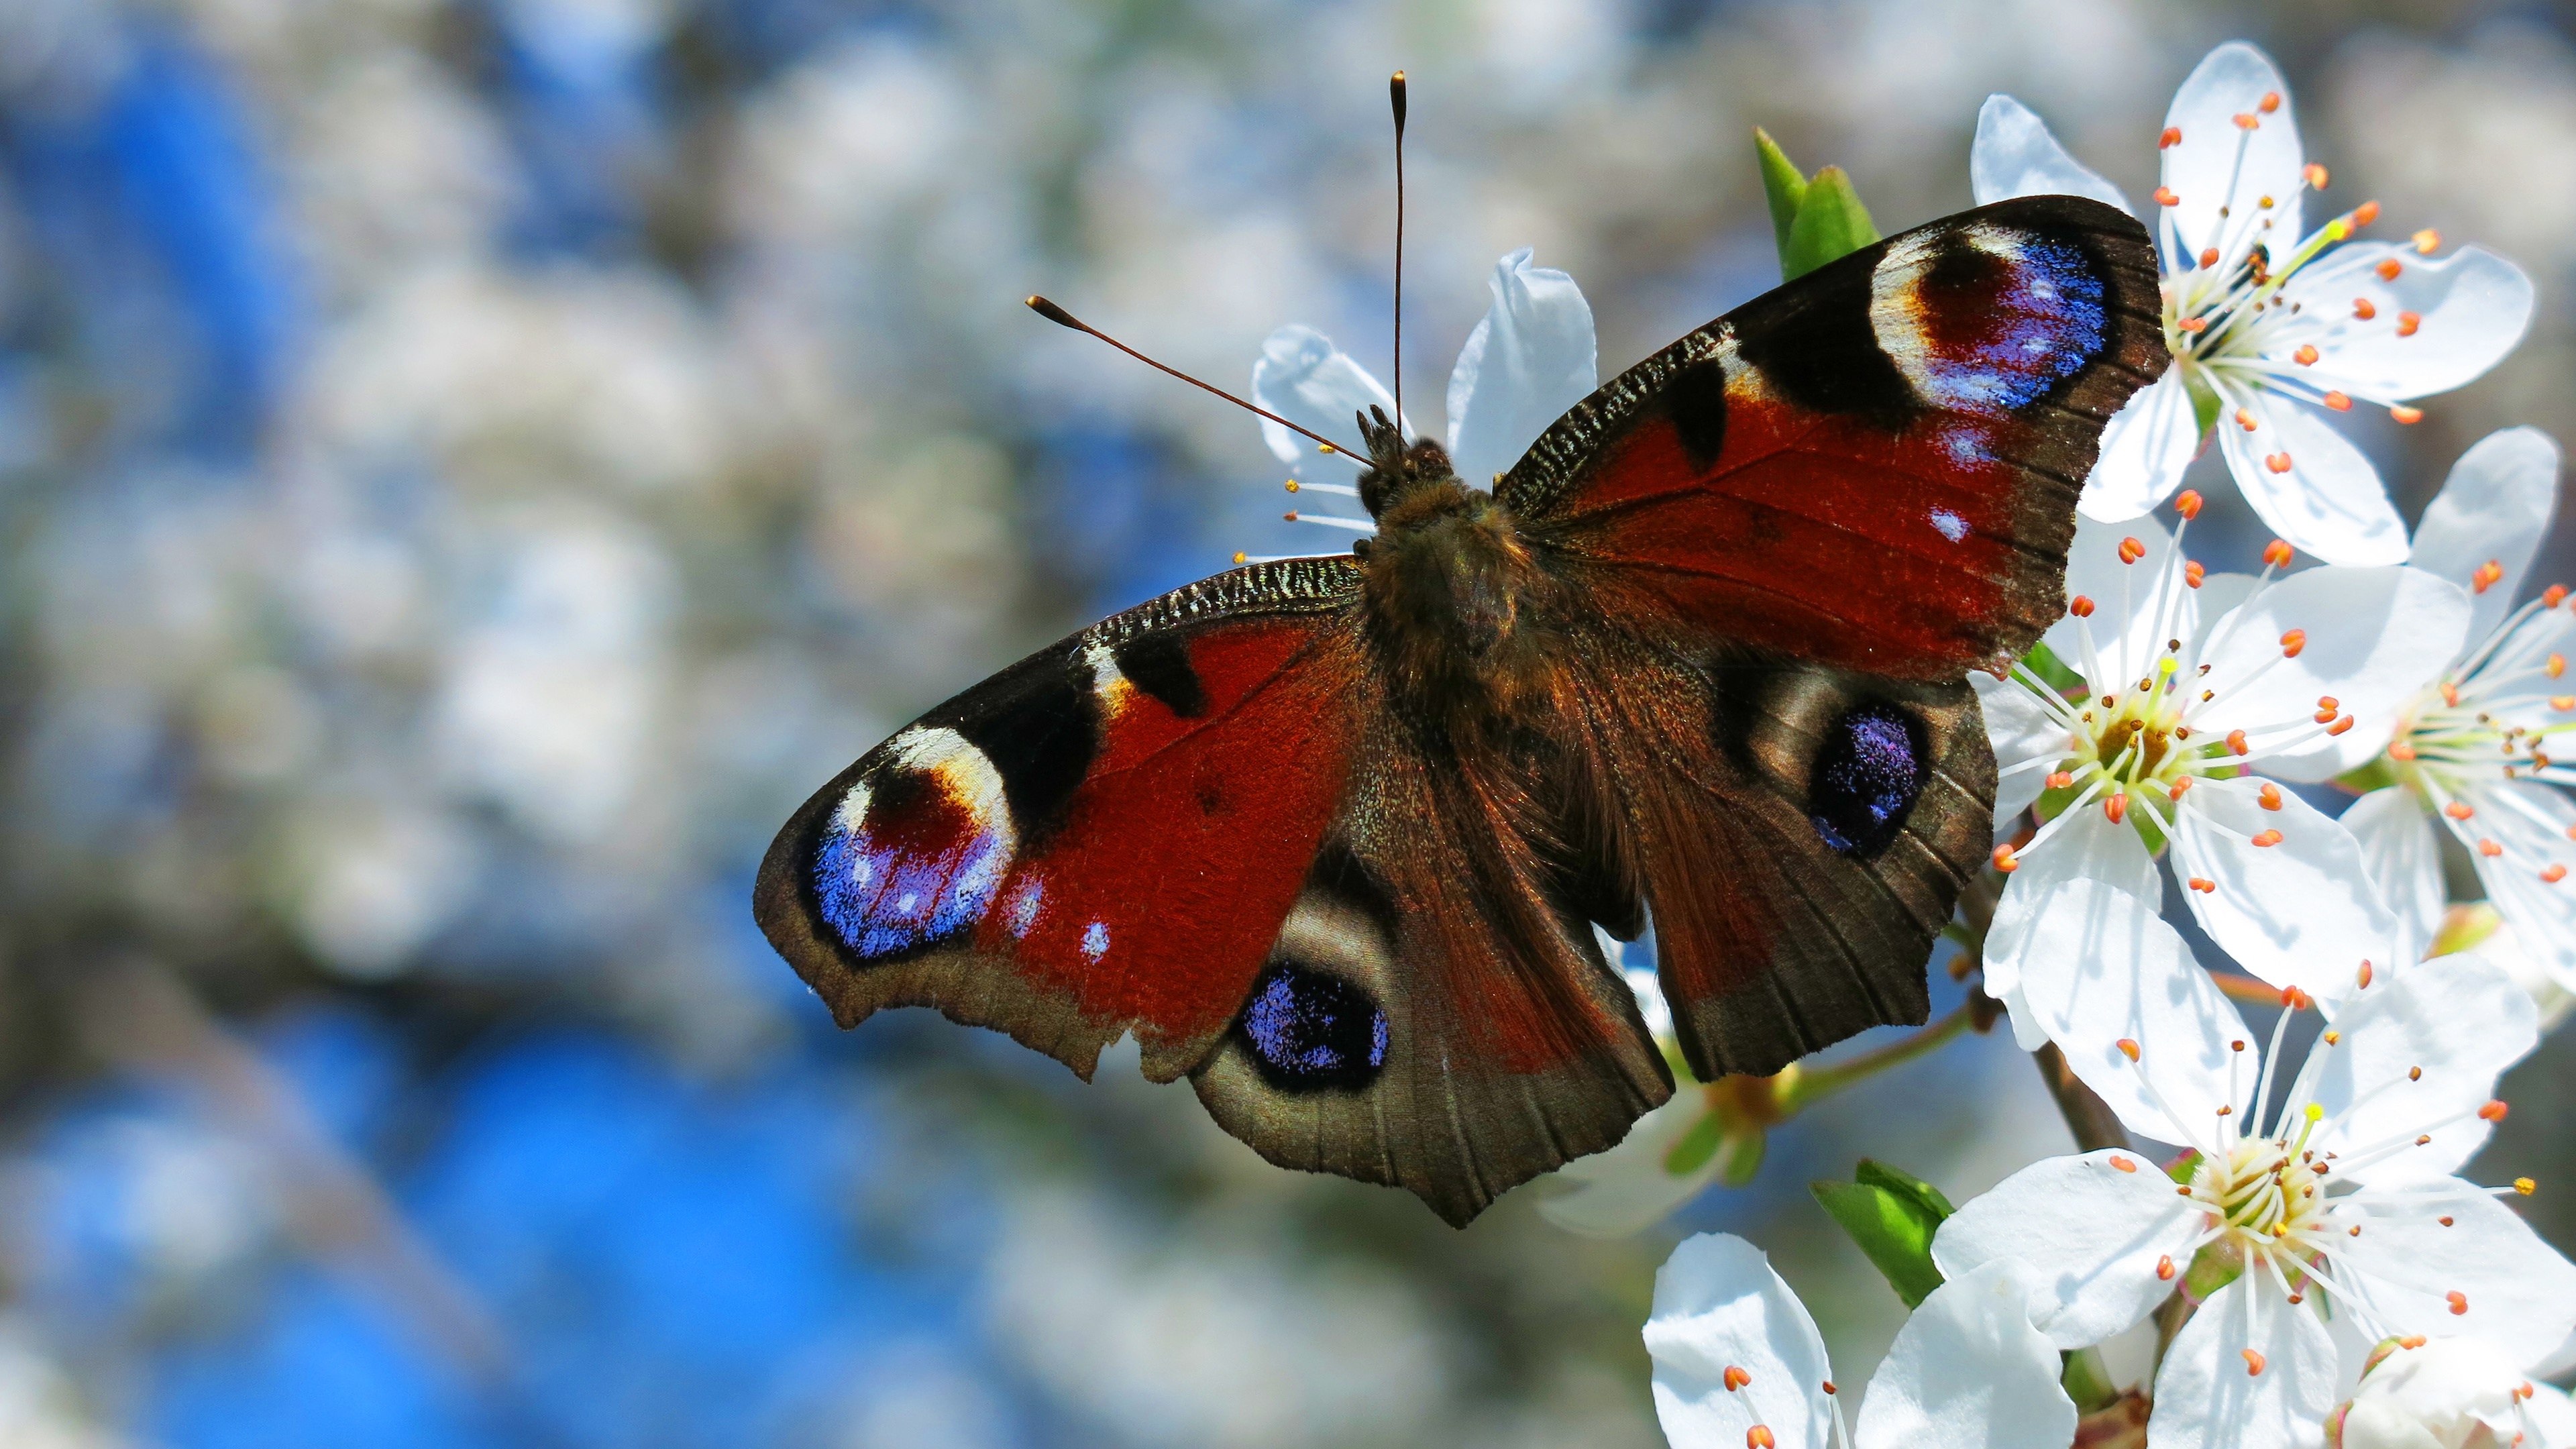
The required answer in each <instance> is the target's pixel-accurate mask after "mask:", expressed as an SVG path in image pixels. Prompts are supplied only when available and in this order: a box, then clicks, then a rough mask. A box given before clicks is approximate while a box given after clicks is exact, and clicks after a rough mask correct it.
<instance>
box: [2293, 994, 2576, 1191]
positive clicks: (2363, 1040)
mask: <svg viewBox="0 0 2576 1449" xmlns="http://www.w3.org/2000/svg"><path fill="white" fill-rule="evenodd" d="M2335 1032H2336V1035H2337V1037H2338V1040H2337V1041H2336V1042H2335V1043H2334V1044H2332V1045H2328V1044H2327V1043H2325V1042H2324V1041H2322V1040H2320V1041H2319V1042H2318V1043H2317V1044H2316V1045H2315V1046H2314V1047H2312V1048H2310V1049H2309V1052H2310V1060H2309V1062H2308V1065H2307V1067H2306V1069H2305V1070H2304V1071H2303V1072H2301V1074H2300V1077H2299V1087H2300V1088H2301V1089H2302V1090H2303V1091H2304V1092H2305V1093H2306V1095H2307V1098H2308V1100H2309V1101H2312V1102H2314V1103H2316V1104H2317V1105H2318V1106H2319V1107H2322V1108H2323V1109H2324V1110H2325V1114H2326V1123H2325V1126H2324V1127H2322V1128H2321V1129H2320V1130H2319V1131H2318V1132H2317V1134H2316V1136H2315V1138H2314V1140H2313V1141H2312V1142H2311V1143H2310V1145H2311V1146H2312V1147H2313V1148H2315V1150H2316V1151H2317V1152H2318V1153H2319V1154H2321V1155H2322V1154H2324V1153H2327V1152H2334V1153H2338V1154H2340V1155H2341V1156H2342V1158H2343V1159H2345V1160H2346V1161H2347V1162H2352V1163H2356V1164H2358V1165H2353V1166H2348V1167H2343V1168H2340V1169H2339V1171H2341V1172H2342V1173H2343V1174H2344V1175H2345V1176H2348V1177H2350V1178H2351V1179H2352V1180H2353V1181H2355V1182H2359V1183H2361V1184H2363V1185H2364V1186H2367V1187H2381V1186H2385V1185H2388V1184H2391V1183H2398V1184H2403V1183H2412V1182H2423V1181H2427V1180H2434V1179H2441V1178H2446V1177H2448V1176H2449V1175H2450V1174H2451V1173H2453V1172H2455V1171H2457V1170H2458V1169H2459V1166H2460V1164H2461V1163H2464V1162H2466V1161H2468V1160H2469V1157H2470V1155H2471V1154H2473V1153H2475V1152H2476V1151H2477V1150H2478V1149H2479V1148H2480V1147H2482V1146H2484V1145H2486V1140H2487V1134H2488V1131H2489V1130H2490V1129H2489V1128H2488V1125H2487V1124H2486V1123H2485V1122H2484V1121H2482V1120H2480V1119H2479V1118H2477V1117H2475V1116H2469V1115H2466V1114H2470V1113H2474V1112H2475V1111H2476V1110H2477V1109H2478V1107H2479V1106H2480V1105H2481V1104H2483V1103H2485V1102H2486V1101H2487V1100H2488V1099H2489V1098H2491V1097H2493V1096H2494V1095H2495V1084H2496V1078H2497V1077H2499V1076H2501V1075H2503V1073H2504V1070H2505V1068H2507V1067H2509V1066H2512V1065H2513V1064H2514V1063H2515V1062H2518V1061H2520V1060H2522V1059H2523V1058H2524V1057H2526V1056H2529V1055H2530V1054H2531V1049H2532V1048H2533V1047H2535V1046H2538V1045H2539V1044H2540V1021H2539V1012H2538V1010H2537V1009H2536V1008H2535V1007H2533V1006H2532V1004H2531V997H2530V995H2529V994H2528V993H2526V992H2525V991H2524V990H2523V989H2522V988H2521V987H2519V986H2516V985H2514V983H2513V978H2512V977H2511V976H2509V975H2507V974H2505V971H2504V968H2503V967H2501V966H2498V965H2496V964H2495V963H2493V962H2491V961H2487V960H2484V959H2482V958H2480V957H2479V956H2477V955H2475V954H2474V953H2471V952H2465V951H2464V952H2460V953H2458V954H2455V955H2450V956H2436V957H2434V958H2433V959H2432V960H2430V961H2425V962H2421V963H2418V964H2416V965H2412V966H2407V967H2403V968H2401V969H2398V970H2395V971H2390V972H2387V973H2385V974H2374V975H2373V977H2372V982H2371V985H2369V986H2368V987H2366V988H2364V989H2362V990H2360V991H2357V992H2355V993H2354V994H2353V995H2352V997H2351V998H2350V999H2349V1000H2348V1001H2346V1003H2345V1005H2344V1010H2343V1011H2342V1013H2341V1014H2340V1015H2338V1016H2337V1017H2336V1018H2335ZM2419 1072H2420V1074H2421V1075H2417V1074H2418V1073H2419ZM2291 1105H2292V1107H2294V1108H2295V1107H2296V1106H2297V1105H2298V1104H2297V1103H2296V1101H2293V1102H2292V1104H2291ZM2452 1118H2464V1119H2465V1120H2459V1121H2450V1120H2448V1119H2452ZM2418 1135H2430V1136H2431V1137H2432V1139H2433V1140H2432V1141H2431V1142H2429V1143H2427V1144H2425V1145H2423V1146H2421V1147H2411V1146H2410V1147H2406V1148H2404V1150H2402V1151H2399V1152H2397V1153H2396V1154H2395V1155H2393V1156H2389V1157H2384V1158H2381V1159H2380V1160H2379V1161H2377V1162H2375V1163H2363V1162H2361V1159H2362V1158H2363V1157H2364V1156H2365V1154H2370V1153H2374V1152H2375V1151H2376V1149H2377V1148H2379V1147H2381V1146H2385V1145H2390V1144H2398V1143H2404V1142H2406V1141H2407V1140H2408V1139H2410V1138H2413V1137H2416V1136H2418Z"/></svg>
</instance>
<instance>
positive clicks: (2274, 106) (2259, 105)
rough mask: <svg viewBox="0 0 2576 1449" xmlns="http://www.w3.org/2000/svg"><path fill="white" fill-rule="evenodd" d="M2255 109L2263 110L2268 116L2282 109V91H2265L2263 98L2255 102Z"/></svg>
mask: <svg viewBox="0 0 2576 1449" xmlns="http://www.w3.org/2000/svg"><path fill="white" fill-rule="evenodd" d="M2254 109H2256V110H2258V111H2261V112H2262V113H2263V114H2264V115H2267V116H2268V115H2270V114H2272V113H2273V112H2274V111H2277V110H2279V109H2281V93H2280V92H2279V91H2265V92H2264V93H2263V99H2262V100H2260V101H2257V102H2255V104H2254Z"/></svg>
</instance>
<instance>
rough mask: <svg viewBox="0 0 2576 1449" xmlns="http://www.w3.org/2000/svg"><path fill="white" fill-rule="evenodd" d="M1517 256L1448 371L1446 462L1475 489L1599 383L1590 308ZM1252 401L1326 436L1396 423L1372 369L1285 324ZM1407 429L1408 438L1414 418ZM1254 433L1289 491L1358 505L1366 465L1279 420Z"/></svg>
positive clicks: (1266, 352)
mask: <svg viewBox="0 0 2576 1449" xmlns="http://www.w3.org/2000/svg"><path fill="white" fill-rule="evenodd" d="M1530 255H1531V253H1530V249H1529V248H1528V247H1522V248H1521V249H1520V250H1518V251H1516V252H1512V253H1510V254H1508V255H1506V256H1505V257H1504V258H1503V259H1502V260H1501V261H1498V262H1496V263H1495V264H1494V276H1493V283H1492V285H1493V294H1494V300H1493V304H1492V305H1491V306H1490V307H1488V308H1487V309H1486V312H1485V316H1484V319H1483V320H1482V321H1480V322H1478V323H1477V324H1476V330H1475V331H1473V332H1470V333H1468V334H1467V345H1466V346H1464V347H1462V348H1460V349H1459V350H1458V362H1457V365H1456V366H1455V367H1453V368H1452V369H1451V370H1450V373H1449V397H1448V406H1449V460H1450V463H1451V464H1452V466H1454V467H1455V468H1456V469H1457V472H1458V476H1459V477H1460V478H1463V479H1465V480H1466V481H1468V482H1469V483H1472V484H1479V485H1481V484H1482V483H1483V482H1484V480H1486V479H1488V478H1491V477H1493V476H1494V475H1496V474H1498V473H1501V472H1503V471H1504V470H1506V469H1508V468H1510V467H1511V466H1512V464H1514V463H1517V462H1519V461H1520V457H1521V454H1523V453H1525V452H1527V451H1528V450H1529V445H1530V444H1531V443H1533V442H1536V441H1537V440H1538V435H1539V434H1540V433H1542V432H1545V431H1546V430H1547V425H1548V424H1550V423H1552V422H1555V421H1556V420H1557V418H1558V417H1559V416H1561V415H1563V413H1564V412H1565V410H1566V409H1568V408H1570V407H1572V406H1574V405H1575V404H1576V403H1578V402H1581V401H1582V400H1583V399H1584V397H1585V396H1587V395H1588V394H1590V393H1591V391H1592V389H1593V388H1594V387H1595V386H1597V385H1598V372H1597V368H1598V366H1599V362H1598V357H1597V352H1596V348H1595V345H1594V340H1593V329H1592V307H1591V304H1590V303H1587V302H1585V301H1584V300H1583V292H1582V290H1581V289H1580V288H1578V287H1576V286H1575V285H1574V279H1573V278H1572V277H1569V276H1567V275H1566V274H1565V273H1563V272H1559V271H1553V270H1551V269H1549V268H1546V267H1540V266H1534V265H1532V264H1531V261H1530ZM1252 400H1253V401H1254V402H1256V403H1258V404H1260V405H1261V406H1262V407H1265V408H1268V409H1269V410H1270V411H1272V412H1274V413H1277V414H1279V415H1280V416H1281V417H1283V418H1286V419H1288V420H1289V421H1290V422H1293V423H1295V424H1297V425H1298V426H1299V427H1304V428H1311V429H1313V430H1314V431H1316V432H1317V433H1320V434H1322V435H1323V436H1325V437H1327V438H1340V439H1343V440H1345V441H1350V440H1354V439H1355V438H1356V437H1357V434H1356V433H1355V432H1354V430H1353V426H1352V423H1353V417H1354V415H1355V414H1358V413H1362V412H1365V411H1367V410H1368V409H1370V408H1372V407H1377V408H1383V409H1385V410H1386V412H1387V415H1388V416H1390V417H1392V416H1394V414H1395V399H1394V398H1393V397H1392V396H1390V395H1389V394H1388V393H1387V390H1386V388H1385V387H1384V386H1382V385H1381V384H1380V383H1379V382H1378V380H1377V379H1376V378H1374V377H1372V376H1370V375H1369V372H1368V369H1366V368H1364V367H1362V366H1360V365H1359V364H1358V363H1356V362H1354V361H1352V360H1351V359H1350V357H1349V355H1348V354H1346V353H1344V352H1343V351H1342V350H1341V349H1339V348H1337V347H1335V346H1334V345H1333V343H1332V339H1330V338H1328V337H1326V336H1324V334H1322V333H1320V332H1317V331H1316V330H1315V329H1313V328H1311V327H1303V326H1295V325H1291V326H1287V327H1282V328H1280V329H1279V330H1278V331H1276V332H1273V333H1271V334H1270V338H1269V340H1268V341H1266V342H1264V343H1262V345H1261V360H1260V361H1259V362H1258V363H1256V364H1254V365H1253V369H1252ZM1405 431H1406V433H1407V435H1408V436H1409V435H1410V434H1411V432H1412V428H1411V425H1410V420H1409V419H1407V420H1406V427H1405ZM1261 436H1262V438H1263V440H1264V441H1266V442H1268V443H1269V445H1270V451H1271V452H1273V453H1275V454H1277V455H1278V456H1279V459H1280V461H1281V462H1284V463H1287V464H1290V465H1291V468H1292V471H1293V472H1294V473H1295V474H1296V477H1295V479H1294V481H1292V482H1291V483H1290V485H1289V487H1290V491H1292V492H1295V493H1299V494H1305V493H1329V494H1337V495H1340V496H1343V497H1350V498H1355V497H1357V496H1358V494H1359V490H1358V489H1357V488H1356V487H1354V486H1353V480H1354V479H1356V478H1357V477H1358V476H1359V472H1360V469H1362V468H1363V467H1366V466H1367V460H1366V459H1365V458H1355V457H1352V456H1351V455H1349V454H1347V453H1342V452H1338V451H1337V452H1331V453H1325V452H1321V451H1319V450H1317V449H1315V448H1313V447H1312V446H1310V445H1307V444H1305V443H1304V442H1303V441H1302V440H1300V439H1299V438H1298V437H1297V435H1296V434H1294V433H1291V432H1290V431H1289V430H1288V429H1286V428H1283V427H1281V426H1280V425H1278V424H1277V423H1274V422H1269V421H1266V420H1265V421H1264V422H1263V423H1262V424H1261ZM1289 518H1290V519H1291V521H1294V522H1299V523H1319V524H1323V525H1325V526H1327V527H1334V528H1344V529H1349V530H1352V531H1355V532H1359V533H1375V532H1376V531H1377V529H1376V526H1375V525H1374V524H1372V523H1371V522H1370V521H1369V520H1367V519H1366V518H1358V517H1350V516H1335V515H1326V514H1315V513H1309V512H1306V511H1304V510H1302V509H1301V510H1298V511H1296V512H1292V513H1291V514H1290V515H1289Z"/></svg>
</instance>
